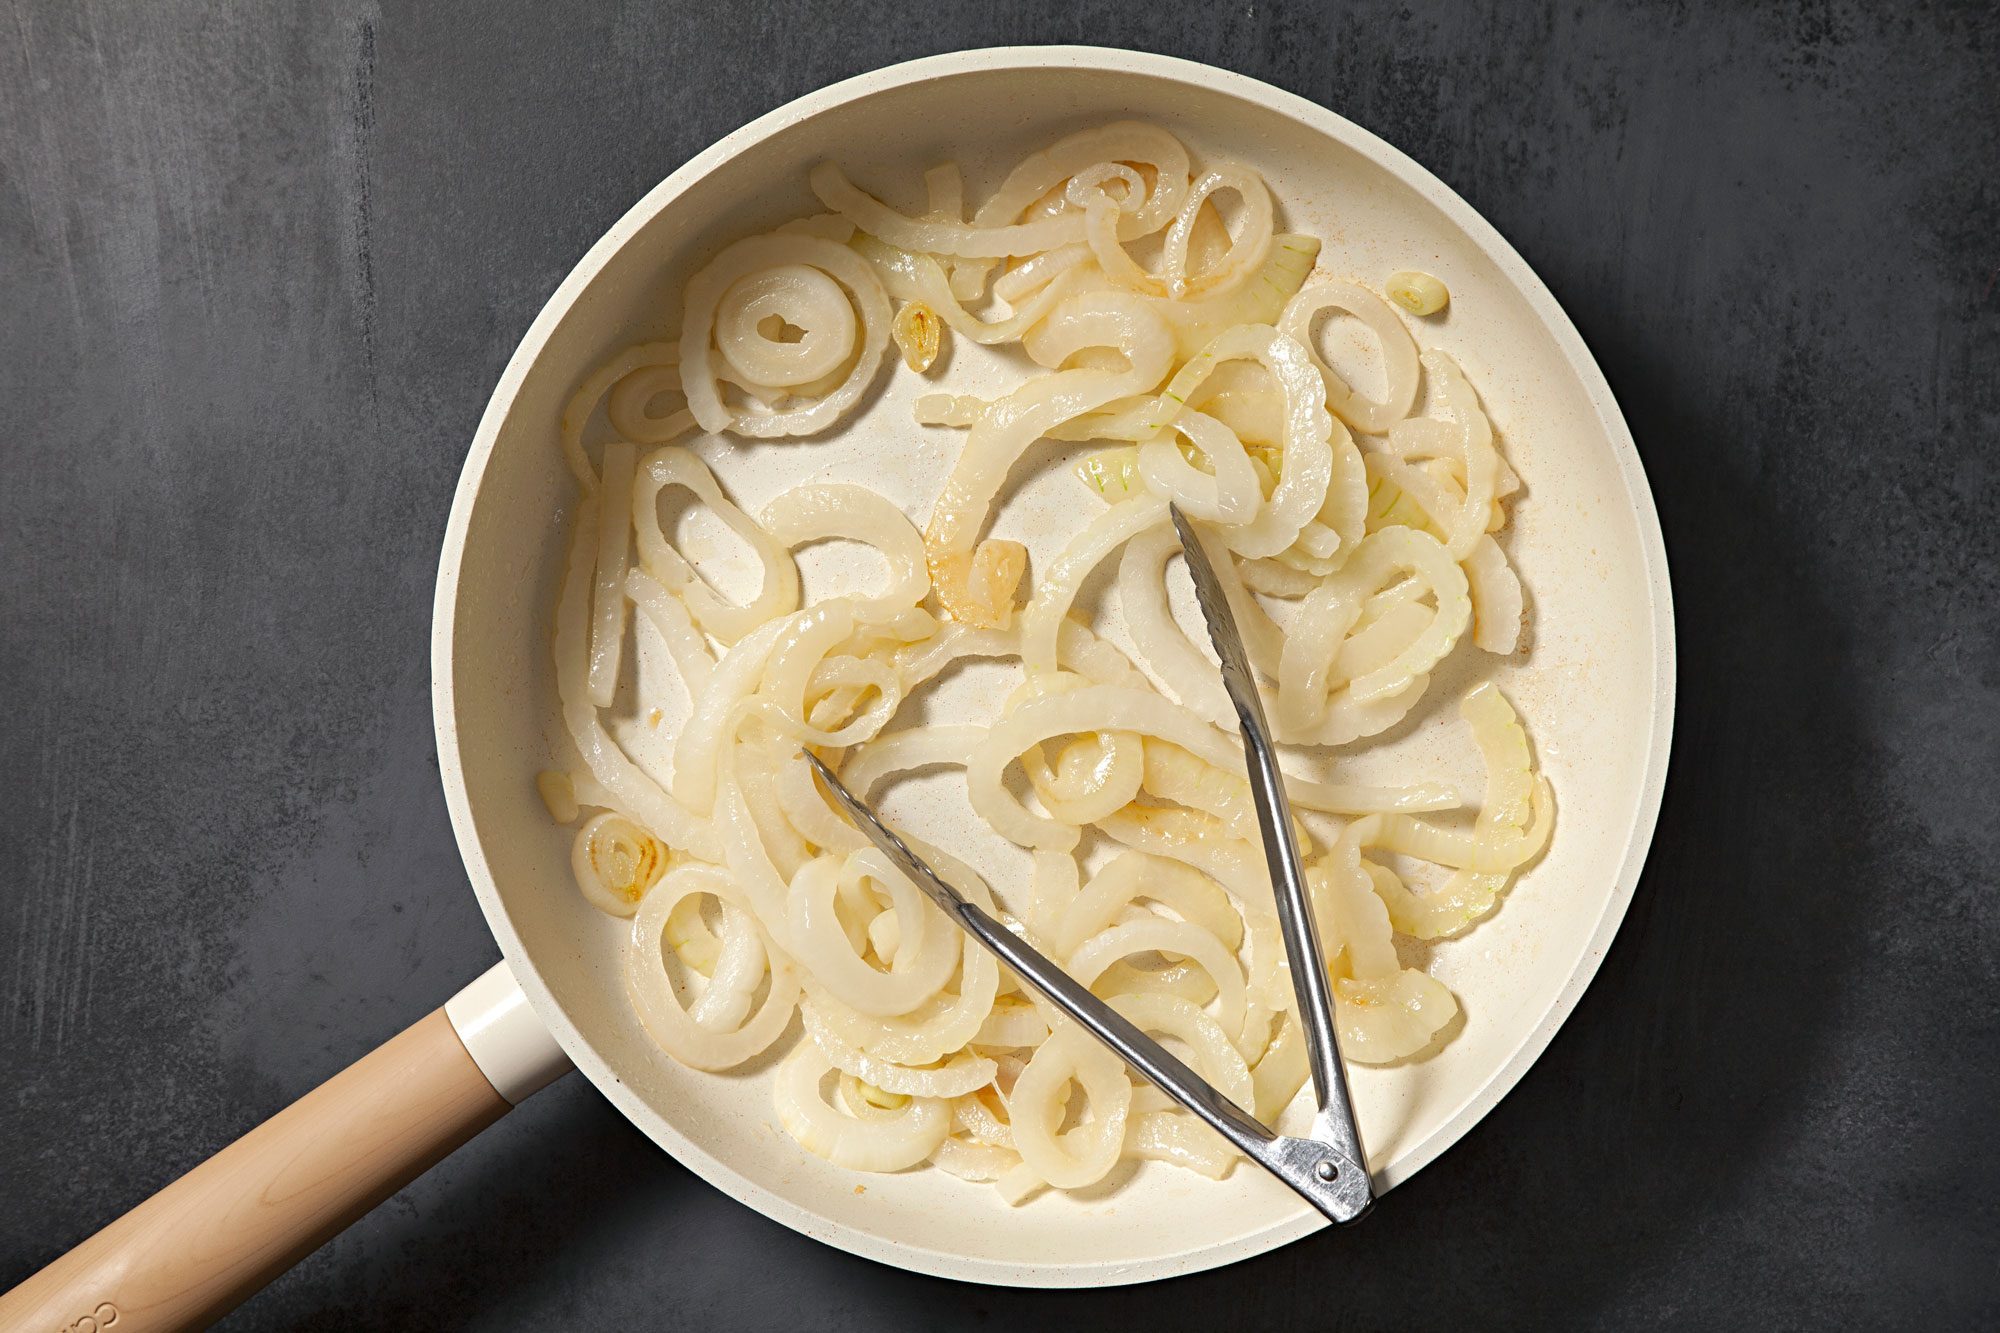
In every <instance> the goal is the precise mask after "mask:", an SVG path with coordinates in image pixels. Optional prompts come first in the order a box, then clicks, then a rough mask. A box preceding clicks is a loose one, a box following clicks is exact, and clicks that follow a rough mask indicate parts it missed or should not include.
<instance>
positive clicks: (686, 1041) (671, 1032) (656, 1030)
mask: <svg viewBox="0 0 2000 1333" xmlns="http://www.w3.org/2000/svg"><path fill="white" fill-rule="evenodd" d="M698 893H706V894H709V895H712V896H713V897H715V898H718V899H720V900H721V901H722V902H724V903H725V904H734V905H736V906H738V907H743V908H746V909H747V908H748V903H747V902H745V901H744V899H743V898H742V896H741V895H740V894H739V893H738V891H737V889H736V886H735V884H734V883H733V882H732V880H731V879H730V877H729V876H728V875H727V874H725V873H723V872H722V871H721V870H719V869H717V868H716V867H714V866H703V865H689V866H683V867H681V868H679V869H677V870H674V871H672V872H671V873H669V874H668V875H667V877H666V878H665V879H663V880H661V881H660V882H659V883H658V884H657V885H655V886H654V888H653V890H652V892H650V893H648V894H647V895H646V897H645V899H644V900H643V901H642V902H641V903H640V904H639V911H638V914H637V915H636V916H634V917H633V919H632V934H631V937H630V942H629V944H628V946H627V948H626V950H625V989H626V993H627V994H628V995H629V996H630V997H631V999H632V1005H633V1008H634V1009H635V1010H636V1011H637V1012H638V1014H639V1020H640V1022H641V1023H642V1024H644V1026H645V1028H646V1031H647V1032H648V1033H649V1034H650V1035H651V1036H652V1038H653V1040H654V1041H656V1042H658V1043H659V1045H660V1049H662V1050H664V1051H665V1052H666V1053H667V1054H669V1055H671V1056H673V1057H674V1058H675V1059H676V1060H679V1061H680V1062H681V1063H682V1064H684V1065H688V1066H689V1067H691V1068H694V1069H732V1068H734V1067H735V1066H737V1065H740V1064H742V1063H743V1062H744V1061H745V1060H748V1059H750V1058H751V1057H752V1056H754V1055H756V1054H758V1053H759V1052H761V1051H763V1050H764V1049H765V1048H766V1047H768V1046H769V1045H770V1044H771V1043H772V1042H774V1041H776V1040H777V1039H778V1037H779V1036H780V1035H781V1034H782V1033H783V1032H784V1030H785V1028H786V1026H787V1025H789V1024H790V1023H791V1021H792V1010H793V1008H794V1007H795V1005H796V1003H797V1000H798V994H799V988H798V982H797V980H796V977H795V975H794V973H793V971H792V968H791V965H790V964H789V963H787V962H785V961H784V960H783V959H782V958H781V957H780V956H779V955H778V954H776V953H769V954H768V955H767V956H768V958H769V966H770V982H769V989H768V990H767V992H766V994H765V996H764V1002H763V1004H762V1005H760V1006H759V1007H758V1009H757V1011H756V1012H755V1013H754V1014H752V1015H750V1017H749V1018H748V1020H747V1021H745V1022H744V1023H743V1024H742V1026H740V1027H738V1028H736V1029H735V1030H734V1031H730V1032H716V1031H712V1030H710V1029H708V1028H704V1027H702V1026H701V1025H699V1024H697V1023H696V1022H695V1021H694V1019H693V1017H692V1016H691V1015H690V1014H689V1012H688V1010H687V1009H686V1008H685V1007H684V1006H683V1005H682V1003H681V1000H680V997H679V994H678V993H677V991H676V989H675V985H674V979H673V978H672V977H671V976H670V975H668V973H667V971H666V963H665V957H664V954H663V952H662V949H661V943H662V940H661V936H662V934H663V933H664V932H665V930H666V927H667V918H668V917H669V916H670V915H672V913H673V910H674V908H675V907H677V906H678V905H679V904H680V902H681V900H682V899H684V898H686V897H688V896H689V895H691V894H698Z"/></svg>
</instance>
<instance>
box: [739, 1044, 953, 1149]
mask: <svg viewBox="0 0 2000 1333" xmlns="http://www.w3.org/2000/svg"><path fill="white" fill-rule="evenodd" d="M832 1072H833V1066H832V1065H831V1064H830V1063H829V1062H828V1061H827V1058H826V1054H825V1052H823V1051H821V1050H820V1048H819V1046H818V1044H817V1043H814V1042H810V1041H802V1042H800V1043H799V1044H798V1045H796V1046H794V1047H793V1048H792V1051H791V1054H789V1055H787V1056H786V1057H785V1058H784V1061H783V1062H782V1063H780V1064H779V1066H778V1077H777V1079H776V1081H775V1082H774V1083H773V1084H772V1087H771V1100H772V1104H773V1105H774V1106H775V1107H776V1109H777V1112H778V1122H779V1123H780V1124H782V1125H783V1126H784V1127H785V1132H786V1133H787V1134H790V1135H791V1136H792V1137H793V1138H795V1139H797V1140H798V1141H799V1146H801V1147H803V1148H804V1149H805V1150H806V1151H807V1152H809V1153H811V1154H813V1155H814V1156H815V1157H824V1158H825V1159H826V1160H827V1161H829V1162H832V1163H833V1164H834V1165H835V1166H838V1167H843V1168H845V1169H847V1170H849V1171H901V1170H903V1169H905V1168H906V1167H912V1166H915V1165H916V1164H917V1163H919V1162H921V1161H923V1160H924V1159H926V1158H928V1157H929V1156H930V1155H931V1154H932V1153H934V1152H936V1151H937V1149H938V1145H939V1144H941V1143H943V1142H944V1140H945V1136H946V1135H947V1134H949V1133H950V1132H951V1109H950V1104H949V1103H947V1102H944V1101H942V1100H939V1099H938V1098H935V1097H912V1098H911V1099H910V1100H909V1102H908V1104H906V1105H905V1106H903V1107H902V1108H901V1109H900V1110H899V1111H896V1112H893V1113H891V1114H888V1115H883V1116H880V1117H876V1116H869V1117H867V1118H863V1117H861V1116H858V1115H856V1114H854V1113H853V1111H852V1110H851V1109H842V1108H840V1107H836V1106H834V1105H832V1104H831V1103H830V1102H828V1101H827V1098H826V1088H825V1084H826V1076H827V1075H828V1074H830V1073H832Z"/></svg>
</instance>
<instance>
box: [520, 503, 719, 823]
mask: <svg viewBox="0 0 2000 1333" xmlns="http://www.w3.org/2000/svg"><path fill="white" fill-rule="evenodd" d="M596 549H597V514H596V512H595V507H594V506H591V505H584V506H583V507H582V508H581V510H580V512H579V513H578V514H577V520H576V531H575V533H574V535H573V536H572V538H571V542H570V554H569V566H568V569H567V571H566V572H565V574H564V576H563V587H562V593H561V595H560V597H559V598H558V599H557V602H556V635H555V660H556V696H557V698H558V699H559V700H561V702H562V712H563V726H564V728H565V730H567V731H568V733H569V738H570V743H571V744H573V745H574V746H575V747H576V751H577V756H578V758H580V759H581V760H582V761H583V766H584V768H585V769H587V770H588V771H589V773H590V775H591V777H592V778H594V779H595V780H596V781H597V783H598V784H600V785H601V786H602V787H603V789H604V794H605V795H606V796H607V798H608V801H607V802H606V803H607V804H612V805H615V806H616V807H617V808H618V809H619V810H622V811H623V812H624V813H625V814H626V815H628V816H629V817H630V818H631V819H632V820H633V821H634V822H636V823H637V824H639V825H640V826H641V827H643V828H645V829H647V830H649V831H650V832H651V833H653V835H654V836H656V837H658V838H660V839H662V840H663V841H665V842H666V843H667V844H668V845H669V846H670V847H673V848H676V849H678V850H681V851H686V852H690V853H692V854H694V855H695V856H698V857H700V858H701V859H703V860H713V859H715V858H716V857H717V855H718V854H719V850H720V844H719V843H718V841H717V839H716V835H715V831H714V830H713V829H712V828H710V827H709V826H708V824H707V823H706V821H704V820H703V819H701V818H700V817H699V816H697V815H696V814H695V813H694V812H693V811H692V810H690V809H689V808H688V807H687V806H685V805H683V804H682V803H681V802H679V801H678V800H676V799H675V798H674V797H672V796H669V795H668V794H667V793H666V792H665V791H663V790H662V789H661V788H660V785H659V784H658V783H656V782H654V781H653V779H652V778H650V777H648V776H647V775H646V773H645V771H644V770H643V769H641V768H640V767H639V766H638V765H637V764H634V763H633V762H632V760H631V759H630V758H629V757H627V755H626V754H625V751H624V750H622V749H620V748H619V746H618V743H617V742H616V741H614V740H612V739H611V734H610V733H609V732H607V731H606V730H605V729H604V723H603V722H602V721H601V720H600V719H599V717H598V714H597V707H596V705H595V704H593V703H592V702H591V700H590V685H589V677H590V663H589V651H590V637H589V622H588V606H589V597H590V586H591V577H592V574H593V567H594V565H595V563H596V562H595V561H594V560H593V559H592V555H593V553H594V552H595V551H596Z"/></svg>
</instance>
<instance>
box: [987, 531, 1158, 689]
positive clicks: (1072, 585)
mask: <svg viewBox="0 0 2000 1333" xmlns="http://www.w3.org/2000/svg"><path fill="white" fill-rule="evenodd" d="M1166 521H1167V503H1166V501H1165V500H1162V499H1160V498H1159V497H1157V496H1152V495H1141V496H1137V497H1135V498H1133V499H1130V500H1126V501H1123V502H1121V503H1119V504H1116V505H1113V506H1112V507H1111V508H1109V509H1107V510H1105V511H1104V512H1103V513H1101V514H1098V515H1097V516H1096V517H1094V518H1092V519H1091V521H1090V522H1089V523H1087V524H1085V525H1084V529H1083V531H1082V532H1079V533H1078V534H1077V535H1076V536H1075V537H1073V538H1071V540H1070V543H1069V545H1068V546H1066V547H1064V548H1063V552H1062V554H1061V555H1059V556H1057V557H1056V560H1055V563H1054V564H1053V565H1051V566H1050V568H1049V570H1048V572H1047V574H1046V575H1045V576H1044V577H1043V579H1042V582H1041V585H1040V586H1039V587H1037V588H1036V589H1035V595H1034V598H1033V599H1032V600H1031V601H1030V602H1029V603H1028V606H1027V609H1026V610H1025V611H1023V612H1022V614H1021V663H1022V665H1023V666H1025V667H1026V668H1027V670H1028V671H1029V673H1030V674H1031V675H1033V674H1039V673H1043V672H1050V671H1054V670H1055V669H1056V640H1057V637H1058V634H1059V633H1060V631H1061V628H1062V623H1063V621H1064V620H1066V619H1067V618H1068V616H1069V609H1070V607H1071V606H1073V605H1074V604H1075V602H1076V598H1077V595H1078V594H1079V593H1081V592H1082V591H1083V585H1084V583H1085V582H1086V581H1087V580H1088V579H1089V578H1090V575H1091V573H1092V572H1093V571H1094V570H1095V569H1096V568H1097V566H1098V565H1099V564H1101V563H1103V561H1104V560H1105V559H1106V558H1107V557H1109V556H1110V555H1111V553H1112V552H1113V551H1116V550H1117V549H1118V548H1119V547H1120V546H1122V545H1123V544H1124V543H1126V542H1128V541H1130V540H1132V539H1133V538H1134V537H1136V536H1138V535H1139V534H1140V533H1143V532H1146V531H1148V530H1149V529H1153V528H1158V527H1160V526H1161V525H1162V524H1164V523H1165V522H1166Z"/></svg>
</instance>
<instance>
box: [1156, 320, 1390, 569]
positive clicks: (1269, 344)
mask: <svg viewBox="0 0 2000 1333" xmlns="http://www.w3.org/2000/svg"><path fill="white" fill-rule="evenodd" d="M1246 358H1247V359H1250V360H1254V361H1256V362H1258V363H1259V364H1260V365H1262V366H1263V367H1264V369H1265V370H1266V371H1268V372H1269V373H1270V375H1271V378H1272V379H1273V380H1274V381H1275V382H1276V383H1277V385H1278V389H1279V392H1280V393H1282V394H1283V396H1284V403H1285V436H1284V442H1283V443H1284V455H1283V459H1282V462H1281V464H1280V470H1279V474H1278V481H1277V485H1276V486H1275V487H1273V489H1272V491H1271V496H1270V498H1269V500H1267V501H1266V502H1265V504H1264V506H1263V508H1262V509H1261V510H1260V511H1259V513H1258V515H1257V517H1256V518H1255V519H1254V520H1253V521H1251V522H1249V523H1245V524H1242V525H1239V526H1236V527H1230V528H1222V529H1218V535H1219V536H1220V537H1221V538H1222V540H1223V542H1224V543H1225V544H1226V545H1227V546H1228V547H1229V548H1230V549H1231V550H1233V551H1238V552H1240V553H1242V554H1243V555H1246V556H1251V557H1256V556H1267V555H1276V554H1277V553H1278V552H1279V551H1282V550H1284V549H1285V548H1286V547H1288V546H1290V545H1291V544H1292V543H1293V542H1295V541H1297V540H1298V539H1299V534H1300V532H1301V531H1302V530H1303V529H1304V528H1305V525H1306V523H1307V522H1308V521H1309V520H1311V519H1312V518H1313V517H1314V516H1315V515H1317V514H1318V513H1319V512H1320V509H1321V507H1322V506H1323V505H1324V504H1325V503H1326V498H1327V493H1328V490H1329V488H1330V487H1336V486H1337V487H1339V488H1341V490H1343V491H1345V490H1347V489H1353V490H1354V491H1355V493H1356V495H1357V496H1358V497H1359V502H1358V507H1356V509H1355V514H1354V535H1355V537H1356V538H1357V539H1358V537H1359V535H1360V525H1361V521H1362V519H1363V518H1364V517H1365V515H1366V513H1367V502H1368V489H1367V478H1366V474H1365V472H1364V470H1363V468H1362V464H1361V456H1360V454H1359V453H1358V452H1356V451H1355V449H1354V443H1353V441H1352V440H1350V439H1348V438H1347V433H1346V431H1345V430H1344V429H1343V430H1341V431H1340V432H1339V434H1338V435H1337V436H1336V435H1335V433H1334V424H1333V419H1332V418H1331V417H1330V416H1328V415H1327V410H1326V403H1325V391H1324V389H1323V388H1322V386H1321V384H1320V380H1319V373H1318V371H1316V370H1315V369H1314V368H1313V365H1312V361H1311V360H1310V358H1309V357H1308V356H1307V354H1306V350H1305V348H1303V347H1301V346H1299V344H1298V343H1296V342H1294V341H1293V340H1292V339H1290V338H1288V337H1286V336H1285V335H1284V334H1282V333H1280V332H1278V331H1277V330H1276V329H1273V328H1271V327H1269V326H1268V325H1260V324H1240V325H1238V326H1236V327H1235V328H1232V329H1227V330H1224V331H1223V332H1222V333H1220V334H1218V335H1217V336H1216V337H1215V339H1214V340H1213V341H1212V342H1210V343H1209V344H1208V346H1207V347H1205V348H1203V349H1202V350H1201V351H1200V352H1199V353H1197V354H1196V356H1195V357H1194V359H1193V360H1191V361H1189V362H1188V363H1187V364H1186V365H1185V366H1182V367H1181V368H1180V370H1178V371H1176V372H1175V374H1174V377H1173V379H1172V380H1170V381H1169V382H1168V384H1167V387H1166V388H1165V389H1164V390H1162V391H1161V399H1162V405H1161V414H1162V415H1161V424H1162V425H1165V424H1168V423H1170V422H1171V421H1172V420H1173V418H1174V417H1175V416H1177V415H1179V413H1180V411H1181V409H1182V407H1183V405H1184V404H1186V403H1187V402H1188V400H1189V399H1190V398H1191V397H1192V396H1193V395H1194V394H1195V393H1196V391H1197V390H1199V389H1200V388H1201V387H1202V385H1203V383H1204V381H1206V380H1207V379H1208V377H1209V376H1210V375H1212V374H1214V373H1215V371H1216V369H1217V367H1219V366H1221V365H1223V364H1225V363H1227V362H1229V361H1234V360H1239V359H1246ZM1350 456H1351V457H1350ZM1339 535H1340V536H1341V537H1342V538H1343V539H1344V538H1345V535H1346V534H1339ZM1326 554H1331V552H1330V551H1328V552H1326Z"/></svg>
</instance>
